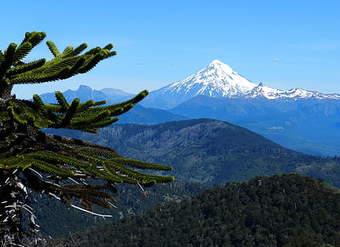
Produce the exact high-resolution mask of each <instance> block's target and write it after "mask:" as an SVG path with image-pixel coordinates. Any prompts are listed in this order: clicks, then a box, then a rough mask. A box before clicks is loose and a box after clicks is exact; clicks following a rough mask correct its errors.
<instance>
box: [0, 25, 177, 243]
mask: <svg viewBox="0 0 340 247" xmlns="http://www.w3.org/2000/svg"><path fill="white" fill-rule="evenodd" d="M45 36H46V34H45V33H43V32H28V33H26V34H25V38H24V40H23V41H22V42H21V44H19V45H17V44H15V43H11V44H10V45H9V46H8V48H7V49H5V50H4V51H3V52H2V51H1V50H0V243H1V244H2V245H4V246H7V245H9V246H13V245H18V246H19V245H20V243H21V242H22V239H23V237H24V235H25V234H26V233H23V232H24V231H23V221H24V220H25V219H24V217H23V216H24V215H26V216H27V217H28V218H29V219H28V221H29V223H30V231H28V233H35V232H37V227H38V225H37V224H36V223H35V216H34V214H33V212H32V208H31V207H30V206H29V205H27V204H26V199H27V198H28V196H29V195H30V194H31V193H32V191H36V192H38V193H44V194H47V195H50V196H52V197H54V198H56V199H59V200H60V201H62V202H64V203H67V204H69V205H70V206H73V207H75V208H78V209H81V210H84V211H87V212H90V211H92V209H93V208H92V206H93V205H98V206H101V207H104V208H111V206H112V205H113V204H112V202H111V201H113V200H114V198H113V196H112V192H116V188H115V184H116V183H131V184H138V185H140V186H141V185H145V186H149V185H152V184H155V183H162V182H170V181H172V180H174V178H173V177H170V176H160V175H153V174H144V173H142V172H140V171H139V169H153V170H171V168H170V167H168V166H163V165H158V164H151V163H147V162H142V161H137V160H133V159H129V158H124V157H121V156H119V155H118V154H117V153H116V152H115V151H114V150H112V149H110V148H108V147H102V146H99V145H95V144H91V143H89V142H84V141H81V140H78V139H72V138H65V137H60V136H55V135H50V134H45V133H43V132H41V131H40V130H39V129H42V128H66V129H75V130H81V131H86V132H91V133H98V130H97V128H101V127H105V126H108V125H110V124H112V123H113V122H115V121H117V120H118V118H116V116H118V115H120V114H122V113H124V112H126V111H128V110H130V109H131V108H132V107H133V106H134V104H136V103H138V102H139V101H141V100H142V99H143V98H144V97H145V96H146V95H147V94H148V92H147V91H142V92H141V93H139V94H138V95H137V96H136V97H134V98H132V99H130V100H128V101H125V102H122V103H120V104H115V105H109V106H101V105H103V104H105V103H106V102H105V101H100V102H95V101H93V100H89V101H87V102H84V103H80V100H79V99H78V98H76V99H74V100H73V101H72V102H70V103H69V102H67V101H66V99H65V98H64V96H63V94H62V93H61V92H56V93H55V97H56V99H57V101H58V103H57V104H45V103H44V102H43V101H42V99H41V98H40V97H39V96H38V95H33V100H32V101H29V100H21V99H16V97H15V95H12V94H11V90H12V88H13V86H14V85H16V84H32V83H44V82H51V81H56V80H62V79H67V78H70V77H72V76H74V75H77V74H80V73H86V72H88V71H89V70H91V69H92V68H93V67H95V66H96V64H97V63H99V62H100V61H102V60H104V59H106V58H109V57H111V56H114V55H116V52H115V51H111V49H112V48H113V46H112V45H111V44H108V45H106V46H105V47H103V48H100V47H96V48H93V49H91V50H89V51H87V52H84V53H83V51H84V50H85V49H86V48H87V45H86V44H81V45H79V46H78V47H76V48H73V47H71V46H68V47H66V48H65V49H64V51H63V52H59V50H58V49H57V47H56V45H55V44H54V43H53V42H52V41H47V42H46V43H47V46H48V48H49V50H50V51H51V53H52V54H53V56H54V58H52V59H51V60H48V61H47V60H46V59H38V60H36V61H31V62H25V61H24V60H23V59H24V58H25V57H26V56H27V55H28V53H29V52H30V51H31V50H32V48H33V47H35V46H36V45H37V44H39V43H40V42H41V41H42V40H43V39H44V38H45ZM113 117H115V118H113ZM133 168H137V169H138V170H135V169H133ZM89 180H95V181H97V182H96V183H91V184H89V183H88V181H89ZM77 204H79V205H81V206H82V207H79V206H77ZM93 214H94V213H93Z"/></svg>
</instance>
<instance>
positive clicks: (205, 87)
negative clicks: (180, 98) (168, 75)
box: [160, 60, 256, 97]
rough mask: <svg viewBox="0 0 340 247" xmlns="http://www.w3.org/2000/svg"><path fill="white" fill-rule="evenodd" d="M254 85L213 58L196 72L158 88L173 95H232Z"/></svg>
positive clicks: (238, 94)
mask: <svg viewBox="0 0 340 247" xmlns="http://www.w3.org/2000/svg"><path fill="white" fill-rule="evenodd" d="M255 86H256V84H254V83H252V82H250V81H248V80H247V79H246V78H244V77H242V76H241V75H239V74H238V73H237V72H235V71H234V70H233V69H232V68H231V67H230V66H229V65H226V64H224V63H222V62H221V61H219V60H213V61H212V62H211V63H210V64H209V65H208V66H207V67H205V68H203V69H201V70H199V71H198V72H197V73H195V74H193V75H190V76H188V77H187V78H185V79H184V80H182V81H178V82H175V83H173V84H170V85H169V86H166V87H164V88H162V89H160V90H161V91H162V92H163V93H170V94H174V95H176V94H177V95H190V96H196V95H206V96H213V97H219V96H220V97H233V96H240V95H242V94H245V93H247V92H249V91H250V90H251V89H253V88H254V87H255Z"/></svg>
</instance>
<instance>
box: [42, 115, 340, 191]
mask: <svg viewBox="0 0 340 247" xmlns="http://www.w3.org/2000/svg"><path fill="white" fill-rule="evenodd" d="M46 132H47V133H53V134H56V135H62V136H67V137H73V138H78V139H81V140H85V141H90V142H92V143H96V144H99V145H103V146H109V147H111V148H113V149H115V150H116V151H117V152H118V153H119V154H121V155H124V156H126V157H131V158H135V159H138V160H144V161H148V162H154V163H159V164H167V165H170V166H172V167H173V168H174V169H173V171H172V172H171V173H170V174H171V175H172V176H175V177H176V178H177V179H178V180H182V181H192V182H201V183H205V184H220V183H223V182H230V181H244V180H246V179H249V178H252V177H253V176H260V175H272V174H281V173H288V172H298V173H303V174H306V175H313V176H314V177H317V178H322V179H324V180H325V181H327V182H329V183H331V184H333V185H335V186H338V187H340V160H339V159H333V158H321V157H316V156H311V155H306V154H303V153H299V152H295V151H292V150H289V149H286V148H284V147H282V146H280V145H278V144H276V143H273V142H271V141H270V140H268V139H266V138H264V137H262V136H260V135H258V134H256V133H254V132H252V131H249V130H247V129H244V128H241V127H239V126H236V125H233V124H230V123H227V122H222V121H218V120H213V119H191V120H183V121H175V122H167V123H161V124H156V125H140V124H113V125H111V126H109V127H106V128H103V129H101V132H100V133H99V134H96V135H94V134H89V133H81V132H79V131H68V130H63V129H56V130H53V129H50V130H46ZM325 167H327V169H324V168H325ZM167 174H169V172H167Z"/></svg>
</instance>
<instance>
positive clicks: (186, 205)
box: [60, 174, 340, 247]
mask: <svg viewBox="0 0 340 247" xmlns="http://www.w3.org/2000/svg"><path fill="white" fill-rule="evenodd" d="M60 246H98V247H100V246H116V247H119V246H129V247H133V246H139V247H142V246H148V247H152V246H155V247H156V246H171V247H174V246H204V247H205V246H226V247H229V246H230V247H234V246H235V247H236V246H237V247H247V246H249V247H271V246H273V247H293V246H294V247H298V246H308V247H320V246H340V191H339V189H335V188H334V187H330V186H328V185H325V184H324V183H323V182H321V181H319V180H316V179H312V178H309V177H305V176H301V175H296V174H288V175H275V176H271V177H255V178H253V179H251V180H249V181H247V182H244V183H232V184H226V185H224V186H221V187H215V188H212V189H209V190H208V191H206V192H204V193H202V194H200V195H199V196H196V197H193V198H190V199H186V200H184V201H181V202H179V203H178V202H171V203H169V204H167V205H163V206H160V207H157V208H155V209H153V210H150V211H149V212H147V213H145V214H144V215H141V216H135V217H130V218H127V219H123V220H122V221H121V222H118V223H115V224H108V225H106V226H103V227H100V228H98V229H97V230H93V231H90V232H88V233H86V236H85V237H84V235H83V236H78V238H75V236H73V241H69V242H68V244H65V242H64V244H63V245H60Z"/></svg>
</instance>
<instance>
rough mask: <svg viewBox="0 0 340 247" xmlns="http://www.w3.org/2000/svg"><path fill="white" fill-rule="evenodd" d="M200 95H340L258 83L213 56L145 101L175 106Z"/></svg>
mask: <svg viewBox="0 0 340 247" xmlns="http://www.w3.org/2000/svg"><path fill="white" fill-rule="evenodd" d="M196 96H208V97H215V98H216V97H222V98H263V99H268V100H272V99H280V98H284V99H294V100H296V99H301V98H315V99H340V95H337V94H322V93H319V92H315V91H308V90H304V89H299V88H294V89H290V90H281V89H275V88H270V87H268V86H264V85H263V84H262V83H254V82H251V81H249V80H248V79H246V78H245V77H243V76H241V75H240V74H239V73H238V72H236V71H234V70H233V69H232V68H231V67H230V66H229V65H227V64H224V63H223V62H221V61H219V60H213V61H212V62H211V63H209V64H208V66H206V67H205V68H203V69H201V70H199V71H198V72H197V73H195V74H192V75H190V76H188V77H187V78H185V79H184V80H180V81H177V82H174V83H171V84H169V85H167V86H165V87H163V88H160V89H158V90H155V91H153V92H152V93H151V95H150V96H149V97H148V98H147V99H145V100H144V101H143V102H142V104H143V105H145V106H152V107H157V108H162V109H171V108H173V107H175V106H177V105H179V104H181V103H183V102H184V101H187V100H189V99H192V98H194V97H196Z"/></svg>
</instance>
